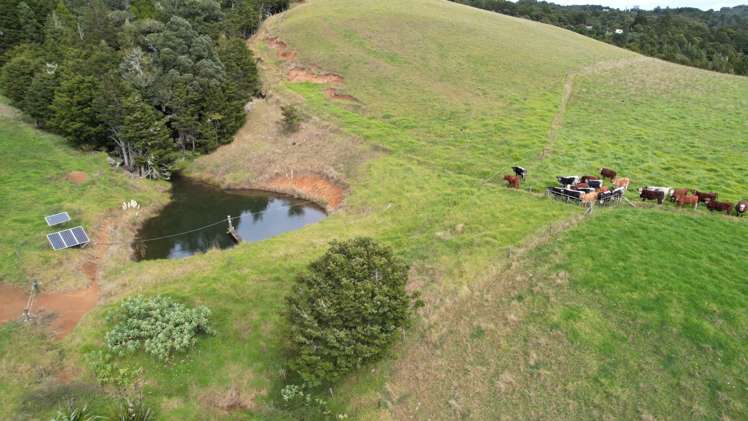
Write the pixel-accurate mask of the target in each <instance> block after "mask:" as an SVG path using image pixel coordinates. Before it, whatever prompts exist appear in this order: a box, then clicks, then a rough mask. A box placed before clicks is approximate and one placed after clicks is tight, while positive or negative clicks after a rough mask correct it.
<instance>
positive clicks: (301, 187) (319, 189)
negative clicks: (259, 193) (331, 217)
mask: <svg viewBox="0 0 748 421" xmlns="http://www.w3.org/2000/svg"><path fill="white" fill-rule="evenodd" d="M261 187H262V188H267V189H268V190H271V191H277V192H281V193H287V194H290V195H292V196H297V197H301V198H304V199H308V200H312V201H314V202H318V203H324V204H325V207H326V208H327V210H328V211H330V210H333V209H336V208H337V207H338V206H340V204H341V203H342V202H343V194H344V190H343V187H341V186H339V185H337V184H335V183H334V182H332V181H329V180H327V179H325V178H323V177H320V176H318V175H305V176H300V177H299V176H295V177H276V178H273V179H272V180H270V181H268V182H267V183H266V184H263V185H261Z"/></svg>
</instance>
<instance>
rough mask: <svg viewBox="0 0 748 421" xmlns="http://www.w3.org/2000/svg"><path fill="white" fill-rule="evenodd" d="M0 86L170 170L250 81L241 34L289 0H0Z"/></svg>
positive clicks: (131, 162)
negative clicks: (0, 4) (160, 0)
mask: <svg viewBox="0 0 748 421" xmlns="http://www.w3.org/2000/svg"><path fill="white" fill-rule="evenodd" d="M0 2H2V9H3V15H2V17H0V33H2V34H3V36H2V37H0V64H2V69H1V70H0V89H2V92H3V94H4V95H6V96H7V97H8V98H9V99H10V100H11V102H12V103H13V104H14V105H15V106H17V107H19V108H20V109H22V110H24V111H25V112H26V113H27V114H29V115H30V116H31V117H33V118H34V120H35V121H36V123H37V125H38V126H40V127H44V128H46V129H49V130H52V131H56V132H58V133H60V134H62V135H64V136H65V137H66V138H68V139H69V140H70V141H71V142H72V143H75V144H77V145H79V146H81V147H83V148H88V149H94V148H95V149H100V150H106V151H108V152H109V153H110V154H111V155H112V156H114V157H115V158H116V159H118V160H119V161H120V162H121V163H122V165H123V166H124V167H125V168H126V169H128V170H129V171H132V172H134V173H136V174H139V175H141V176H143V177H151V178H168V177H169V176H170V174H171V172H172V170H173V168H174V164H175V162H176V160H178V159H179V158H180V157H184V156H190V155H193V154H201V153H207V152H210V151H212V150H213V149H215V148H216V147H218V146H220V145H221V144H224V143H227V142H229V141H231V139H232V137H233V135H234V133H235V132H236V130H237V129H238V128H239V127H241V125H242V124H243V123H244V111H243V106H244V104H245V103H246V102H247V101H248V100H249V99H250V98H251V97H252V96H255V95H258V94H259V92H260V82H259V78H258V74H257V68H256V66H255V60H254V57H253V56H252V53H251V51H249V50H248V49H247V48H246V47H245V45H244V41H243V39H241V38H238V37H242V38H245V37H247V36H250V35H251V34H252V33H254V31H256V29H257V27H258V25H259V23H260V19H261V18H262V17H265V16H268V15H269V14H270V13H275V12H278V11H281V10H283V9H285V8H287V7H288V0H273V1H268V0H262V1H260V0H235V1H216V0H187V1H183V0H166V1H162V2H159V3H158V4H155V3H154V2H153V1H152V0H136V1H132V2H129V1H128V2H125V1H120V0H92V1H89V2H73V1H65V0H59V1H57V2H56V3H55V2H53V1H50V0H23V1H22V0H0Z"/></svg>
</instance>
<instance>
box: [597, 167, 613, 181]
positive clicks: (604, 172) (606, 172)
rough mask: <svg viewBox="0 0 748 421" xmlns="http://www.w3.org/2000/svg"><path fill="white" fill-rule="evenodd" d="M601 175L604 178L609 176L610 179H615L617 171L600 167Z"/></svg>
mask: <svg viewBox="0 0 748 421" xmlns="http://www.w3.org/2000/svg"><path fill="white" fill-rule="evenodd" d="M600 175H601V176H602V177H603V178H609V179H610V181H613V179H614V178H616V175H617V173H616V172H615V171H613V170H611V169H609V168H600Z"/></svg>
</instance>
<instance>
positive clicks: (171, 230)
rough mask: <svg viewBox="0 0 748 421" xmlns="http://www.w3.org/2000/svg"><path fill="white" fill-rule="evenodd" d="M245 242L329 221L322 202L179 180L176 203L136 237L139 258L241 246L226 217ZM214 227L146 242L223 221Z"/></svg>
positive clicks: (174, 186)
mask: <svg viewBox="0 0 748 421" xmlns="http://www.w3.org/2000/svg"><path fill="white" fill-rule="evenodd" d="M227 215H231V216H232V217H239V218H238V219H234V220H233V223H234V227H235V228H236V230H237V232H238V233H239V236H240V237H241V238H242V240H243V241H245V242H254V241H259V240H262V239H265V238H268V237H273V236H276V235H278V234H281V233H284V232H286V231H293V230H296V229H299V228H301V227H303V226H304V225H307V224H311V223H314V222H317V221H319V220H321V219H324V218H325V217H326V216H327V215H326V214H325V211H324V210H323V209H322V208H320V207H319V206H317V205H315V204H313V203H311V202H308V201H305V200H300V199H294V198H291V197H288V196H282V195H278V194H274V193H266V192H261V191H256V190H221V189H219V188H216V187H212V186H209V185H206V184H202V183H199V182H196V181H194V180H190V179H188V178H177V179H175V180H174V181H173V182H172V201H171V202H170V203H169V204H168V205H167V206H166V207H165V208H164V209H163V210H161V212H160V213H159V214H158V215H156V216H155V217H153V218H151V219H149V220H147V221H146V222H145V223H144V224H143V226H142V227H141V229H140V231H139V232H138V235H137V237H136V240H135V244H134V248H135V259H136V260H149V259H180V258H183V257H187V256H190V255H193V254H195V253H200V252H204V251H207V250H208V249H211V248H222V249H224V248H227V247H231V246H233V245H235V244H236V243H235V242H234V240H233V239H232V238H231V237H229V235H228V234H227V233H226V229H227V227H228V224H227V223H226V216H227ZM222 219H223V222H222V223H219V224H217V225H215V226H212V227H210V228H206V229H202V230H199V231H195V232H192V233H189V234H185V235H180V236H176V237H172V238H166V239H160V240H154V241H146V242H142V240H144V239H152V238H156V237H162V236H170V235H172V234H176V233H181V232H185V231H190V230H193V229H195V228H198V227H202V226H205V225H209V224H212V223H214V222H217V221H221V220H222Z"/></svg>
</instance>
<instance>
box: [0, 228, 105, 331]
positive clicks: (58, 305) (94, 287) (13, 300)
mask: <svg viewBox="0 0 748 421" xmlns="http://www.w3.org/2000/svg"><path fill="white" fill-rule="evenodd" d="M116 226H117V221H116V217H112V216H110V217H107V218H106V219H105V220H104V222H103V223H102V225H101V227H100V228H99V229H98V230H97V233H96V235H95V237H94V238H96V242H95V243H93V245H92V246H89V247H93V248H94V250H93V253H92V254H91V256H90V257H89V258H88V259H86V260H85V261H84V262H83V263H82V264H81V265H80V273H81V274H82V275H84V276H85V277H86V278H87V279H88V281H89V285H88V286H87V287H85V288H81V289H77V290H73V291H66V292H53V293H44V292H43V293H41V294H39V295H38V296H36V297H35V299H34V302H33V305H32V309H31V312H32V314H33V315H34V316H36V317H38V318H39V319H40V320H42V321H43V322H44V323H45V324H46V325H47V328H48V330H49V331H50V332H51V333H53V334H54V335H55V337H57V338H58V339H62V338H63V337H65V336H66V335H67V334H69V333H70V332H71V331H72V330H73V328H75V326H76V325H77V324H78V322H79V321H80V319H81V318H83V316H85V315H86V314H87V313H88V312H89V311H91V310H92V309H93V308H94V307H96V304H97V303H98V301H99V296H100V289H99V281H100V274H101V268H100V266H101V263H102V262H103V260H104V259H105V258H106V257H107V255H108V254H109V252H110V249H111V248H112V247H118V245H117V244H109V241H110V238H111V234H112V232H113V230H114V229H116ZM28 299H29V291H28V290H27V289H24V288H20V287H17V286H14V285H7V284H0V324H3V323H6V322H9V321H13V320H19V319H20V317H21V315H22V313H23V309H24V308H26V305H27V302H28Z"/></svg>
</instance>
